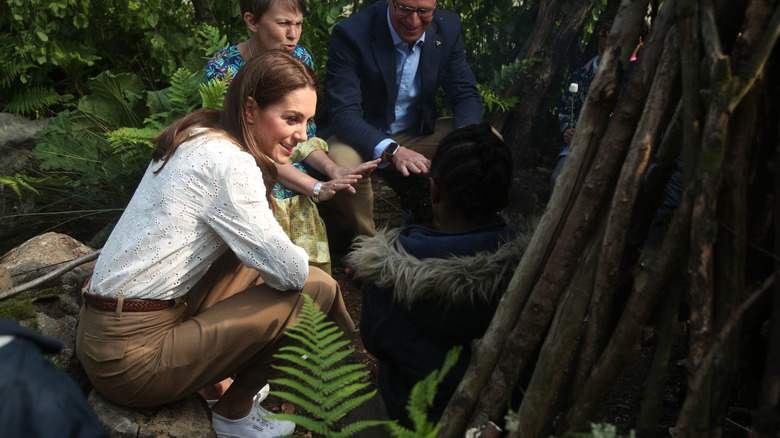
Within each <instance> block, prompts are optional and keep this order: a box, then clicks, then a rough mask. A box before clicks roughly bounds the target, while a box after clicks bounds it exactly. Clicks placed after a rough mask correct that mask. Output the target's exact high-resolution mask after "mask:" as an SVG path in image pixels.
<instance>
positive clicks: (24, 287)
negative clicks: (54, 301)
mask: <svg viewBox="0 0 780 438" xmlns="http://www.w3.org/2000/svg"><path fill="white" fill-rule="evenodd" d="M98 255H100V250H99V249H98V250H96V251H92V252H91V253H89V254H85V255H83V256H81V257H78V258H75V259H73V260H71V261H69V262H67V263H65V264H63V265H62V266H60V267H59V268H57V269H55V270H53V271H51V272H49V273H48V274H46V275H43V276H41V277H38V278H36V279H35V280H32V281H28V282H27V283H24V284H20V285H19V286H16V287H12V288H11V289H8V290H7V291H4V292H2V293H0V300H4V299H6V298H10V297H12V296H14V295H18V294H20V293H22V292H26V291H28V290H31V289H33V288H35V287H38V286H40V285H42V284H45V283H46V282H48V281H51V280H53V279H55V278H57V277H59V276H61V275H63V274H65V273H66V272H68V271H70V270H72V269H74V268H76V267H78V266H81V265H83V264H84V263H88V262H91V261H92V260H95V259H96V258H97V257H98Z"/></svg>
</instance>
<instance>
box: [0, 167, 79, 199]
mask: <svg viewBox="0 0 780 438" xmlns="http://www.w3.org/2000/svg"><path fill="white" fill-rule="evenodd" d="M67 183H68V179H67V178H57V177H53V176H45V177H42V178H35V177H31V176H27V175H20V174H18V173H17V174H15V175H14V176H0V185H4V186H8V187H10V188H11V190H13V191H14V193H16V196H18V197H19V199H22V190H21V189H27V190H29V191H31V192H33V193H35V194H38V190H37V189H36V188H35V187H33V186H32V184H36V185H39V186H63V185H66V184H67Z"/></svg>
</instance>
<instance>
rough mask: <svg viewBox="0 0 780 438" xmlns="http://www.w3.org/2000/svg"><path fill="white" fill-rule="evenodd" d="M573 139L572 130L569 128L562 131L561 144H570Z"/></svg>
mask: <svg viewBox="0 0 780 438" xmlns="http://www.w3.org/2000/svg"><path fill="white" fill-rule="evenodd" d="M573 138H574V128H569V129H567V130H565V131H563V143H564V144H571V140H572V139H573Z"/></svg>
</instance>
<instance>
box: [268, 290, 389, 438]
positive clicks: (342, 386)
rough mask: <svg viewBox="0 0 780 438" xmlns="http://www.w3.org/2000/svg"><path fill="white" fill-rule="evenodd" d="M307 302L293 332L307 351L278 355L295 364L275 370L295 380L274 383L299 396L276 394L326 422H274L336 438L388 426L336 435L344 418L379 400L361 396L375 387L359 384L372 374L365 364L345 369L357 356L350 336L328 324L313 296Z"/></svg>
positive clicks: (353, 427) (358, 426) (298, 418)
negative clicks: (343, 362) (339, 422)
mask: <svg viewBox="0 0 780 438" xmlns="http://www.w3.org/2000/svg"><path fill="white" fill-rule="evenodd" d="M303 298H304V302H303V309H302V310H301V312H300V313H299V314H298V319H299V321H298V323H296V324H295V325H293V326H291V327H290V328H289V329H288V332H287V334H288V335H289V336H290V337H292V338H294V339H296V340H298V341H299V342H300V343H301V344H302V346H297V345H292V346H286V347H282V348H280V349H279V353H277V354H276V355H275V356H274V357H276V358H279V359H285V360H287V361H289V362H292V364H293V365H295V366H278V365H274V368H276V369H278V370H281V371H284V372H285V373H286V374H287V375H289V376H291V378H286V377H285V378H279V379H273V380H270V382H271V383H274V384H277V385H281V386H285V387H288V388H291V389H292V390H294V391H295V393H293V392H287V391H271V394H273V395H276V396H278V397H280V398H282V399H284V400H287V401H290V402H292V403H295V404H297V405H298V406H301V407H302V408H303V409H305V410H306V411H308V412H309V413H311V414H313V415H314V416H316V417H317V418H319V419H320V421H316V420H313V419H311V418H308V417H305V416H303V415H297V414H276V415H275V416H274V418H277V419H281V420H289V421H293V422H295V423H296V424H298V425H300V426H302V427H305V428H306V429H307V430H310V431H312V432H314V433H318V434H321V435H324V436H327V437H333V438H336V437H347V436H351V435H353V434H355V433H357V432H359V431H361V430H363V429H366V428H368V427H372V426H377V425H382V424H385V422H384V421H358V422H356V423H352V424H349V425H347V426H345V427H344V428H343V429H341V430H338V431H336V430H333V429H334V428H335V426H336V423H337V422H338V420H339V419H341V418H342V417H343V416H344V415H345V414H346V413H348V412H349V411H351V410H352V409H354V408H356V407H357V406H360V405H361V404H362V403H363V402H365V401H366V400H368V399H370V398H371V397H373V396H374V395H375V394H376V390H374V391H369V392H363V393H361V391H362V390H363V389H365V388H366V387H367V386H368V385H369V384H368V383H360V382H359V379H360V378H361V377H363V376H365V375H367V374H368V373H369V372H370V371H368V370H367V369H366V368H365V366H364V365H363V364H362V363H355V364H344V365H340V364H339V362H340V361H341V360H342V359H344V358H346V357H347V356H349V354H351V353H352V352H353V351H354V350H352V349H349V348H345V347H346V346H347V345H348V344H349V340H345V339H343V334H344V333H343V332H342V331H340V330H339V329H338V328H337V327H336V325H335V324H334V323H333V322H331V321H326V320H325V318H326V315H325V314H324V313H322V312H321V311H319V310H318V309H317V308H316V307H315V305H314V301H313V299H312V298H311V297H309V296H308V295H305V294H304V295H303Z"/></svg>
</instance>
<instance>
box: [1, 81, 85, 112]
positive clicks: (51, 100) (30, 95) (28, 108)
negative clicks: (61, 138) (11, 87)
mask: <svg viewBox="0 0 780 438" xmlns="http://www.w3.org/2000/svg"><path fill="white" fill-rule="evenodd" d="M70 99H73V96H71V95H69V94H67V95H60V94H59V93H57V91H56V90H55V89H54V88H51V87H49V88H44V87H30V88H26V89H21V90H20V91H16V92H14V95H13V97H12V98H11V100H10V101H9V102H8V103H6V104H5V105H4V106H3V111H6V112H9V113H13V114H19V115H24V114H36V112H37V111H40V110H41V109H43V108H45V107H49V106H52V105H54V104H58V103H62V102H66V101H68V100H70Z"/></svg>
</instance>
